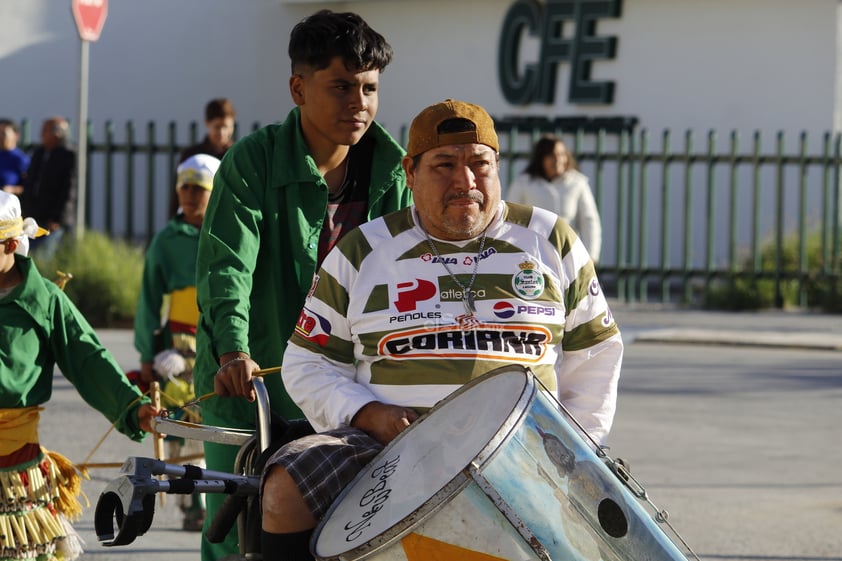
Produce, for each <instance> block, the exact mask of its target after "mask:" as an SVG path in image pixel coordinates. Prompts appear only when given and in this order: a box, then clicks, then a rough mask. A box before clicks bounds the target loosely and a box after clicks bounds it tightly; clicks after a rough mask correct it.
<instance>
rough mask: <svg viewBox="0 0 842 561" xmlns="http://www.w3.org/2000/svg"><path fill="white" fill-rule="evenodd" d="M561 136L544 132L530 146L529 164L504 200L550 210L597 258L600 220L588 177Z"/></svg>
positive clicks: (600, 239) (600, 235)
mask: <svg viewBox="0 0 842 561" xmlns="http://www.w3.org/2000/svg"><path fill="white" fill-rule="evenodd" d="M578 167H579V166H578V164H577V163H576V160H575V158H574V157H573V155H572V154H571V153H570V152H568V150H567V147H566V146H565V145H564V142H562V141H561V139H560V138H558V137H557V136H554V135H545V136H542V137H541V138H540V139H538V142H536V143H535V146H534V147H533V148H532V157H531V158H530V160H529V165H528V166H527V167H526V169H525V170H524V173H523V174H522V175H520V176H519V177H518V178H517V179H515V181H514V182H513V183H512V184H511V185H510V186H509V192H508V196H507V197H506V200H507V201H511V202H513V203H521V204H525V205H532V206H537V207H541V208H545V209H547V210H551V211H553V212H555V213H556V214H558V215H559V216H561V217H562V218H563V219H565V220H566V221H567V222H568V223H570V225H571V226H573V229H574V230H576V233H578V234H579V237H580V238H581V239H582V243H584V244H585V247H586V248H587V249H588V253H590V255H591V259H593V261H594V262H595V263H596V262H597V261H599V251H600V248H601V247H602V224H601V222H600V219H599V212H598V211H597V208H596V201H595V200H594V197H593V193H591V187H590V184H589V183H588V178H587V177H585V175H584V174H582V173H581V172H580V171H579V169H578Z"/></svg>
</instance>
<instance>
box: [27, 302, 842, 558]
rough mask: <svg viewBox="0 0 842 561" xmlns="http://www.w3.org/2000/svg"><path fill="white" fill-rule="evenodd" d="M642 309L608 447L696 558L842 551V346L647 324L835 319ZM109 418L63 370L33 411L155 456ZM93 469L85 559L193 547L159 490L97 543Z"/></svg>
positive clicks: (117, 343)
mask: <svg viewBox="0 0 842 561" xmlns="http://www.w3.org/2000/svg"><path fill="white" fill-rule="evenodd" d="M649 312H650V310H646V311H644V312H641V311H639V310H635V309H628V308H623V307H617V309H615V315H616V316H617V317H618V320H619V321H620V324H621V326H623V329H624V333H625V336H626V340H627V347H626V349H627V350H626V358H625V364H624V368H623V377H622V381H621V385H620V398H619V408H618V412H617V416H616V419H615V423H614V429H613V431H612V434H611V437H610V439H609V445H610V447H611V449H610V454H611V455H612V456H615V457H619V458H623V459H625V460H627V461H628V462H629V463H630V465H631V470H632V473H633V475H634V476H635V477H636V478H637V479H638V480H639V481H640V482H641V483H643V484H644V485H645V487H646V489H647V490H648V492H649V496H650V498H651V500H652V501H653V502H654V503H655V504H656V505H657V506H658V507H659V508H660V509H665V510H667V511H668V512H669V521H670V522H671V523H672V524H673V525H674V526H675V527H676V528H677V529H678V531H679V532H680V533H681V535H682V536H683V537H684V539H685V540H686V541H687V542H688V543H689V545H690V546H691V547H692V548H693V549H694V550H695V552H696V553H697V554H698V555H699V557H700V558H701V559H711V560H716V559H722V560H728V561H842V469H840V466H842V436H840V435H841V434H842V433H841V432H840V431H842V428H840V427H842V407H840V404H841V403H842V352H839V351H832V350H816V349H803V348H797V347H795V348H789V347H785V348H784V347H780V348H779V347H769V346H763V345H759V346H750V345H740V346H733V345H728V344H717V345H710V344H692V342H687V341H686V340H684V342H682V343H681V344H669V343H666V342H663V341H659V342H653V343H649V342H646V338H645V337H644V335H645V334H646V333H649V332H651V331H652V330H656V329H661V328H665V327H669V328H676V327H678V328H681V327H682V326H692V327H693V328H699V327H705V328H708V329H710V330H711V331H712V332H717V331H718V332H720V333H721V330H722V329H725V328H726V327H727V328H731V329H734V328H739V329H741V330H743V331H751V330H756V331H764V330H770V329H775V328H779V329H784V328H785V329H787V330H795V331H799V332H801V334H802V335H809V333H810V332H811V330H812V331H815V332H817V333H822V334H827V333H840V332H842V318H839V317H838V316H837V317H835V318H833V317H826V316H825V317H821V318H819V319H818V320H815V319H814V318H812V317H801V316H799V317H797V318H796V317H795V316H793V315H789V316H787V315H786V314H783V315H780V314H778V315H774V314H761V315H750V314H740V315H727V314H726V315H722V314H719V315H717V314H705V313H701V312H683V311H676V310H656V312H655V313H649ZM100 336H101V338H102V339H103V342H104V343H105V344H106V346H108V347H109V349H111V350H112V352H114V354H115V356H117V358H118V361H119V362H120V363H121V365H123V366H124V368H126V369H129V368H132V367H134V366H135V361H136V360H137V358H136V354H135V353H134V351H133V349H132V347H131V334H130V333H129V332H127V331H117V330H104V331H101V332H100ZM679 340H681V339H680V338H679ZM108 428H109V423H108V422H107V421H106V420H105V419H104V418H103V417H102V416H100V415H99V414H98V413H97V412H95V411H93V410H92V409H90V408H89V407H88V406H87V405H86V404H85V403H84V402H83V401H82V400H81V398H79V397H78V395H77V394H76V393H75V391H74V390H73V388H72V386H71V385H70V384H69V383H68V382H67V381H66V380H65V379H64V378H63V377H61V375H60V374H57V376H56V382H55V390H54V395H53V399H52V401H51V402H50V403H49V404H48V405H47V410H46V411H45V413H44V417H43V421H42V424H41V438H42V442H43V444H44V445H45V446H46V447H48V448H50V449H55V450H57V451H60V452H62V453H64V454H65V455H67V456H68V457H70V459H71V460H73V461H74V462H76V463H81V462H83V461H88V462H102V463H109V462H122V461H123V460H125V458H126V457H128V456H148V457H151V456H152V455H153V454H152V444H151V443H150V442H148V441H147V442H145V443H142V444H136V443H132V442H130V441H129V440H128V439H126V438H125V437H123V436H122V435H119V434H116V433H113V432H112V433H110V434H108V435H107V436H105V435H106V433H107V432H108ZM103 436H105V438H104V440H102V444H101V445H99V447H98V449H97V451H96V453H95V454H94V455H93V456H92V457H90V458H89V457H88V456H89V454H90V453H91V451H92V450H93V449H94V448H95V447H96V446H97V444H98V443H99V442H100V440H101V439H102V438H103ZM91 475H92V479H91V480H90V481H86V482H85V483H84V485H83V489H84V491H85V493H86V494H87V496H88V498H89V499H90V501H91V507H90V508H88V509H87V510H86V512H85V513H84V514H83V518H82V519H81V520H80V521H79V522H77V523H76V528H77V530H78V531H79V532H80V534H81V535H82V537H83V538H84V539H85V541H86V543H87V545H86V553H85V554H84V555H83V557H82V559H83V560H97V561H111V560H115V561H117V560H121V561H134V560H137V561H186V560H191V561H195V560H197V559H198V558H199V553H198V552H199V534H197V533H189V532H184V531H182V530H181V513H180V511H179V509H178V506H177V504H176V501H175V499H174V497H172V496H168V497H167V498H166V504H165V505H164V506H161V505H160V502H159V501H156V513H155V516H154V519H153V523H152V527H151V529H150V530H149V532H148V533H147V534H145V535H144V536H141V537H139V538H138V539H137V540H136V541H135V542H134V543H132V544H130V545H128V546H120V547H103V546H102V545H101V544H100V542H99V540H98V539H97V536H96V534H95V532H94V525H93V512H94V510H93V507H94V505H95V503H96V500H97V498H98V497H99V494H100V492H101V490H102V489H103V488H104V487H105V486H106V485H107V483H108V482H109V481H111V480H112V479H114V478H115V477H117V475H118V469H116V468H101V469H94V470H92V471H91Z"/></svg>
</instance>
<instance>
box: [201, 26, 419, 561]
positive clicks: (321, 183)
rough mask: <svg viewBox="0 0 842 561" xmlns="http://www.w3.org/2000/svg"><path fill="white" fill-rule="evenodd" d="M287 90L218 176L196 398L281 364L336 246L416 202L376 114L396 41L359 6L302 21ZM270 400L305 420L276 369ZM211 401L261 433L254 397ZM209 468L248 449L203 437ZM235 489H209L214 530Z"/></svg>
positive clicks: (213, 554) (210, 414) (218, 552)
mask: <svg viewBox="0 0 842 561" xmlns="http://www.w3.org/2000/svg"><path fill="white" fill-rule="evenodd" d="M289 56H290V60H291V63H292V76H290V79H289V89H290V94H291V96H292V99H293V101H294V102H295V104H296V107H295V108H294V109H293V110H292V111H291V112H290V113H289V115H288V116H287V118H286V120H285V121H284V122H283V123H280V124H273V125H269V126H266V127H264V128H262V129H260V130H258V131H256V132H254V133H252V134H250V135H248V136H246V137H244V138H243V139H241V140H240V141H238V142H237V143H236V144H235V145H234V146H233V147H232V148H231V149H230V150H229V151H228V153H227V154H226V155H225V157H224V158H223V160H222V164H221V165H220V167H219V170H218V172H217V174H216V177H215V179H214V189H213V191H212V192H211V199H210V204H209V205H208V211H207V214H206V215H205V220H204V222H203V224H202V232H201V234H200V238H199V254H198V260H197V283H196V285H197V293H198V302H199V309H200V319H199V326H198V331H197V337H196V343H197V356H196V363H195V369H194V377H195V384H196V393H197V395H203V394H205V393H207V392H210V391H214V389H215V388H214V384H215V382H214V378H215V375H216V374H217V373H221V374H224V375H226V376H230V377H231V378H233V379H236V380H238V381H241V383H242V384H247V380H249V379H250V378H251V373H252V372H254V371H255V370H257V369H259V368H260V367H267V368H268V367H272V366H277V365H280V364H281V361H282V359H283V352H284V346H285V342H286V341H287V339H289V337H290V335H291V334H292V331H293V328H294V326H295V321H296V319H297V318H298V314H299V312H300V311H301V307H302V304H303V302H304V298H305V296H306V295H307V292H308V291H309V289H310V286H311V284H312V281H313V274H314V273H315V272H316V270H317V268H318V266H319V264H320V263H321V261H322V259H323V258H324V256H325V255H326V254H327V252H328V251H329V250H330V249H331V248H332V247H333V245H334V244H335V243H336V241H337V240H338V239H339V238H341V237H342V236H343V235H344V234H345V233H347V232H348V231H349V230H351V229H353V228H354V227H355V226H357V225H359V224H361V223H363V222H365V221H367V220H369V219H372V218H375V217H378V216H381V215H383V214H386V213H388V212H391V211H393V210H397V209H400V208H404V207H406V206H407V205H408V204H410V202H411V195H410V193H409V191H408V190H407V188H406V180H405V177H404V175H403V171H402V169H401V165H400V162H401V158H402V157H403V154H404V152H403V149H402V148H401V147H400V145H399V144H398V143H397V142H396V141H395V140H394V139H393V138H392V137H391V136H390V135H389V134H388V133H387V132H386V130H385V129H383V128H382V127H381V126H380V125H379V124H377V123H376V122H375V121H374V117H375V114H376V113H377V106H378V88H379V79H380V73H381V72H382V71H383V69H384V68H385V67H386V66H387V65H388V64H389V62H390V61H391V58H392V49H391V47H390V46H389V44H388V43H387V42H386V40H385V39H384V38H383V37H382V36H381V35H380V34H379V33H377V32H375V31H374V30H373V29H371V28H370V27H369V26H368V25H367V24H366V22H365V21H364V20H363V19H362V18H361V17H360V16H358V15H357V14H353V13H335V12H331V11H328V10H322V11H320V12H317V13H316V14H313V15H312V16H310V17H308V18H306V19H305V20H303V21H302V22H300V23H299V24H298V25H296V26H295V28H294V29H293V30H292V33H291V35H290V43H289ZM265 381H266V386H267V388H268V390H269V393H270V398H271V402H272V406H273V409H274V410H275V411H277V412H278V413H280V414H281V415H283V416H285V417H286V418H298V417H301V416H302V415H301V411H300V410H299V409H298V407H296V406H295V405H294V404H293V402H292V400H290V398H289V396H288V395H287V393H286V390H285V389H284V386H283V383H282V382H281V379H280V377H279V376H268V377H267V378H266V379H265ZM216 389H217V390H219V389H220V388H219V387H217V388H216ZM239 395H247V396H249V398H248V399H246V398H242V397H241V398H236V399H211V400H208V401H206V402H204V404H203V407H202V416H203V420H204V422H205V423H208V424H210V425H219V426H226V427H240V428H253V427H254V415H255V413H254V407H253V405H252V404H251V403H250V401H253V399H254V394H253V393H251V392H243V393H241V394H239ZM204 446H205V457H206V460H207V465H208V468H209V469H212V470H219V471H231V470H232V469H233V465H234V460H235V456H236V454H237V451H238V449H237V448H236V447H233V446H225V445H220V444H214V443H209V442H206V443H205V445H204ZM223 498H224V497H222V496H219V495H208V497H207V514H208V516H207V518H206V526H205V527H206V528H207V527H208V524H209V523H210V521H211V520H212V519H213V514H214V513H215V512H216V510H217V509H218V505H219V504H220V503H221V501H222V499H223ZM235 553H237V548H236V540H235V536H233V535H229V537H228V539H227V540H226V542H225V543H224V544H218V545H217V544H210V543H209V542H208V541H207V539H203V542H202V559H203V560H205V561H210V560H212V559H218V558H220V557H222V556H224V555H227V554H235Z"/></svg>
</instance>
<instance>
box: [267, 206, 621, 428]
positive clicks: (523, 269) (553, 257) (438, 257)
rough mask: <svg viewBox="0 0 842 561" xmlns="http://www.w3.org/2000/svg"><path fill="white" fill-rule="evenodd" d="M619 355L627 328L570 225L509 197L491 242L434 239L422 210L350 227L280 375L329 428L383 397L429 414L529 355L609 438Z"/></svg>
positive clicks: (319, 281) (547, 380) (318, 281)
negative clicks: (469, 302) (622, 329)
mask: <svg viewBox="0 0 842 561" xmlns="http://www.w3.org/2000/svg"><path fill="white" fill-rule="evenodd" d="M480 247H482V251H480ZM472 278H473V281H472ZM457 281H458V282H457ZM466 291H469V292H470V296H471V297H472V299H473V301H474V305H475V309H476V312H475V313H474V314H468V313H467V312H468V308H467V307H466V305H465V303H464V302H463V300H464V296H465V295H464V292H466ZM621 360H622V341H621V339H620V337H619V330H618V328H617V326H616V324H615V323H614V319H613V317H612V315H611V312H610V310H609V309H608V305H607V302H606V300H605V297H604V295H603V293H602V290H601V288H600V286H599V282H598V280H597V278H596V274H595V272H594V267H593V262H592V261H591V260H590V258H589V256H588V252H587V250H586V249H585V246H584V245H583V244H582V242H581V241H580V240H579V238H578V237H577V236H576V234H575V233H574V232H573V230H572V229H571V228H570V227H569V226H568V225H567V223H566V222H564V221H563V220H561V219H560V218H559V217H558V216H557V215H555V214H553V213H551V212H549V211H545V210H543V209H539V208H533V207H527V206H521V205H516V204H510V203H505V202H501V203H500V208H499V210H498V212H497V216H496V218H495V219H494V221H493V222H492V223H491V224H490V225H489V227H488V228H487V230H486V232H485V239H484V240H483V239H482V236H480V237H478V238H475V239H472V240H467V241H464V242H448V241H443V240H438V239H430V238H428V237H427V235H426V234H425V232H424V231H423V230H422V229H421V228H420V227H419V226H418V220H417V217H416V215H415V212H414V208H409V209H405V210H402V211H398V212H394V213H391V214H388V215H386V216H384V217H382V218H379V219H377V220H374V221H371V222H369V223H367V224H364V225H363V226H361V227H360V228H358V229H357V230H355V231H353V232H351V233H349V234H348V235H347V236H346V237H345V238H344V239H343V240H341V241H340V243H339V244H338V245H337V247H336V248H335V249H334V251H333V252H331V253H330V255H328V257H327V258H326V259H325V261H324V263H323V265H322V268H321V270H320V271H319V272H318V274H317V275H316V278H315V279H314V282H313V287H312V289H311V292H310V294H309V295H308V298H307V301H306V303H305V307H304V309H303V311H302V313H301V316H300V318H299V320H298V324H297V326H296V330H295V333H294V335H293V337H292V338H291V339H290V342H289V346H288V348H287V350H286V353H285V358H284V364H283V378H284V384H285V385H286V387H287V391H288V392H289V394H290V395H291V396H292V397H293V399H294V400H295V401H296V402H297V403H298V404H299V406H300V407H301V408H302V410H303V411H304V413H305V414H306V415H307V418H308V419H309V420H310V422H311V423H312V424H313V425H314V427H315V428H316V429H317V430H327V429H331V428H336V427H339V426H343V425H348V424H349V423H350V421H351V419H352V418H353V416H354V414H355V413H356V412H357V411H358V410H359V409H360V408H361V407H362V406H363V405H365V404H366V403H369V402H371V401H375V400H376V401H382V402H384V403H391V404H396V405H403V406H408V407H413V408H415V409H417V410H419V412H423V411H424V410H426V409H428V408H430V407H432V406H433V405H435V404H436V402H438V401H439V400H441V399H442V398H444V397H446V396H447V395H448V394H450V393H451V392H452V391H454V390H455V389H457V388H458V387H460V386H461V385H462V384H465V383H466V382H468V381H470V380H471V379H473V378H476V377H478V376H480V375H482V374H484V373H485V372H488V371H489V370H492V369H494V368H498V367H500V366H504V365H507V364H513V363H519V364H523V365H526V366H528V367H530V368H531V369H532V371H533V372H534V373H535V374H536V376H538V377H539V378H540V379H541V381H542V382H543V383H544V384H545V385H546V386H547V387H548V388H549V389H550V390H552V391H554V392H556V394H557V395H558V396H559V398H560V399H562V401H564V402H565V404H566V405H567V406H568V407H569V408H571V411H572V412H573V413H574V415H577V413H578V415H577V418H579V420H580V422H582V423H583V424H584V425H585V428H587V429H590V430H593V431H595V435H596V437H597V438H600V437H602V436H604V434H605V433H607V431H608V428H610V423H611V419H612V418H613V413H614V403H615V400H616V383H617V377H618V376H619V368H620V362H621ZM583 415H584V418H583Z"/></svg>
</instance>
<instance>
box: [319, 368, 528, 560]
mask: <svg viewBox="0 0 842 561" xmlns="http://www.w3.org/2000/svg"><path fill="white" fill-rule="evenodd" d="M512 370H515V371H518V372H519V373H522V374H523V375H524V380H525V382H524V386H523V390H522V391H521V395H520V396H519V397H518V399H517V400H516V401H515V403H514V405H513V406H512V410H511V412H510V413H509V414H508V415H507V416H506V419H505V421H504V422H503V423H502V424H501V425H500V428H499V429H498V430H497V432H495V433H494V435H493V436H492V437H491V438H490V439H489V440H488V442H487V443H486V444H485V445H483V446H482V448H481V449H480V450H479V452H477V454H476V456H474V458H473V460H472V461H471V462H470V463H469V464H468V465H466V466H465V467H464V468H463V469H462V470H460V471H459V472H458V473H456V474H455V476H454V477H453V478H452V479H451V480H450V481H448V482H447V483H446V484H445V485H443V486H442V487H441V488H440V489H439V490H438V491H436V492H435V493H433V494H432V495H431V496H430V497H429V498H428V499H427V500H425V501H424V502H423V503H421V504H420V505H418V507H417V508H416V509H415V510H413V511H412V512H410V513H409V514H408V515H407V516H406V517H404V518H403V519H402V520H399V521H397V522H395V523H394V524H392V525H391V526H389V527H388V528H387V529H386V530H384V531H383V532H381V533H380V534H378V535H376V536H374V537H373V538H371V539H370V540H368V541H367V542H365V543H363V544H361V545H359V546H356V547H353V548H351V549H348V550H346V551H343V552H341V553H339V554H337V555H335V556H331V557H320V556H319V555H318V552H317V548H316V546H317V545H318V541H319V537H320V536H321V533H322V530H323V529H324V526H325V525H326V524H327V522H328V521H329V520H330V518H331V515H332V514H333V513H334V511H335V510H336V509H337V508H338V507H339V505H340V504H342V501H343V500H344V499H345V497H346V496H347V495H348V494H349V493H350V492H351V490H352V489H353V488H354V487H355V486H356V484H357V483H358V482H359V481H360V480H361V479H362V478H363V477H365V475H366V470H365V468H363V469H362V470H360V473H359V474H357V476H356V477H355V478H354V479H353V480H352V481H351V482H350V483H349V484H348V485H346V486H345V488H344V489H343V490H342V492H341V493H340V494H339V495H338V496H337V497H336V499H334V501H333V503H331V505H330V508H329V509H328V511H327V512H326V513H325V515H324V517H323V518H322V519H321V520H320V521H319V524H318V525H317V526H316V529H315V530H314V531H313V535H312V537H311V539H310V550H311V551H313V552H314V553H315V557H316V558H317V559H355V560H361V559H364V558H366V557H368V556H370V555H373V554H374V553H376V552H377V551H378V550H380V549H382V548H384V547H387V546H389V545H391V544H392V543H394V542H396V541H397V540H399V539H400V538H402V537H404V536H405V535H407V534H409V533H410V532H411V531H412V530H413V529H415V528H416V527H418V526H419V525H420V524H422V523H423V522H424V521H425V520H426V519H428V518H429V517H430V516H432V515H434V514H435V513H436V512H438V511H439V510H440V509H441V508H443V507H444V506H445V505H447V503H449V502H450V501H451V500H452V499H453V498H454V497H456V496H457V495H458V494H459V493H460V492H461V491H462V490H464V489H465V488H466V487H467V486H468V485H469V484H470V483H471V481H473V479H472V478H471V477H470V476H469V475H468V474H467V470H468V468H469V467H470V466H471V465H473V466H475V467H477V468H481V467H482V466H484V465H486V464H487V463H488V462H489V461H490V460H491V459H493V458H494V456H495V455H496V454H497V452H498V451H499V450H500V449H501V448H502V447H503V444H504V443H505V442H506V441H507V440H509V439H510V438H511V437H512V435H513V434H514V433H515V432H516V431H517V429H518V427H520V425H521V424H523V422H524V420H525V419H526V417H527V416H528V411H529V407H528V406H529V404H530V403H531V402H532V401H533V400H534V399H535V394H536V393H537V391H538V386H537V383H536V378H535V374H534V373H533V372H532V370H531V369H530V368H529V367H527V366H524V365H522V364H510V365H505V366H500V367H498V368H495V369H493V370H489V371H488V372H485V373H484V374H482V375H481V376H478V377H476V378H474V379H473V380H471V381H469V382H468V383H466V384H464V385H462V386H461V387H459V388H457V389H456V390H454V391H453V392H452V393H450V394H449V395H448V396H447V397H446V398H444V399H442V400H441V401H440V402H439V403H437V404H436V405H435V406H434V407H432V408H431V409H430V410H429V411H427V412H426V413H425V414H424V415H422V416H421V417H420V418H419V419H418V421H416V422H420V421H423V420H424V419H426V418H427V417H428V416H430V415H431V414H433V413H434V412H435V411H438V410H439V409H441V408H442V407H443V406H444V405H445V404H446V403H449V402H450V401H451V400H453V399H455V398H456V397H457V396H459V395H462V394H463V393H465V392H467V391H470V389H471V388H472V387H473V386H475V385H478V384H480V383H482V382H483V381H485V380H487V379H489V378H492V377H494V376H497V375H500V374H502V373H507V372H511V371H512ZM411 432H412V431H411V430H406V431H404V432H402V433H401V434H399V435H398V436H397V437H396V438H395V439H394V440H393V441H392V442H391V443H389V445H388V446H386V447H385V448H383V450H381V451H380V452H379V453H378V454H377V456H375V457H374V458H373V459H372V460H371V461H370V462H369V464H367V466H368V465H371V464H374V463H376V462H377V461H379V460H381V459H383V458H384V457H385V456H387V455H388V453H389V452H391V450H392V448H393V447H394V445H395V444H396V443H397V442H399V441H400V440H401V439H402V438H404V437H406V436H407V435H408V434H411ZM408 520H411V522H410V523H408V524H402V523H403V522H405V521H408Z"/></svg>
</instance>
